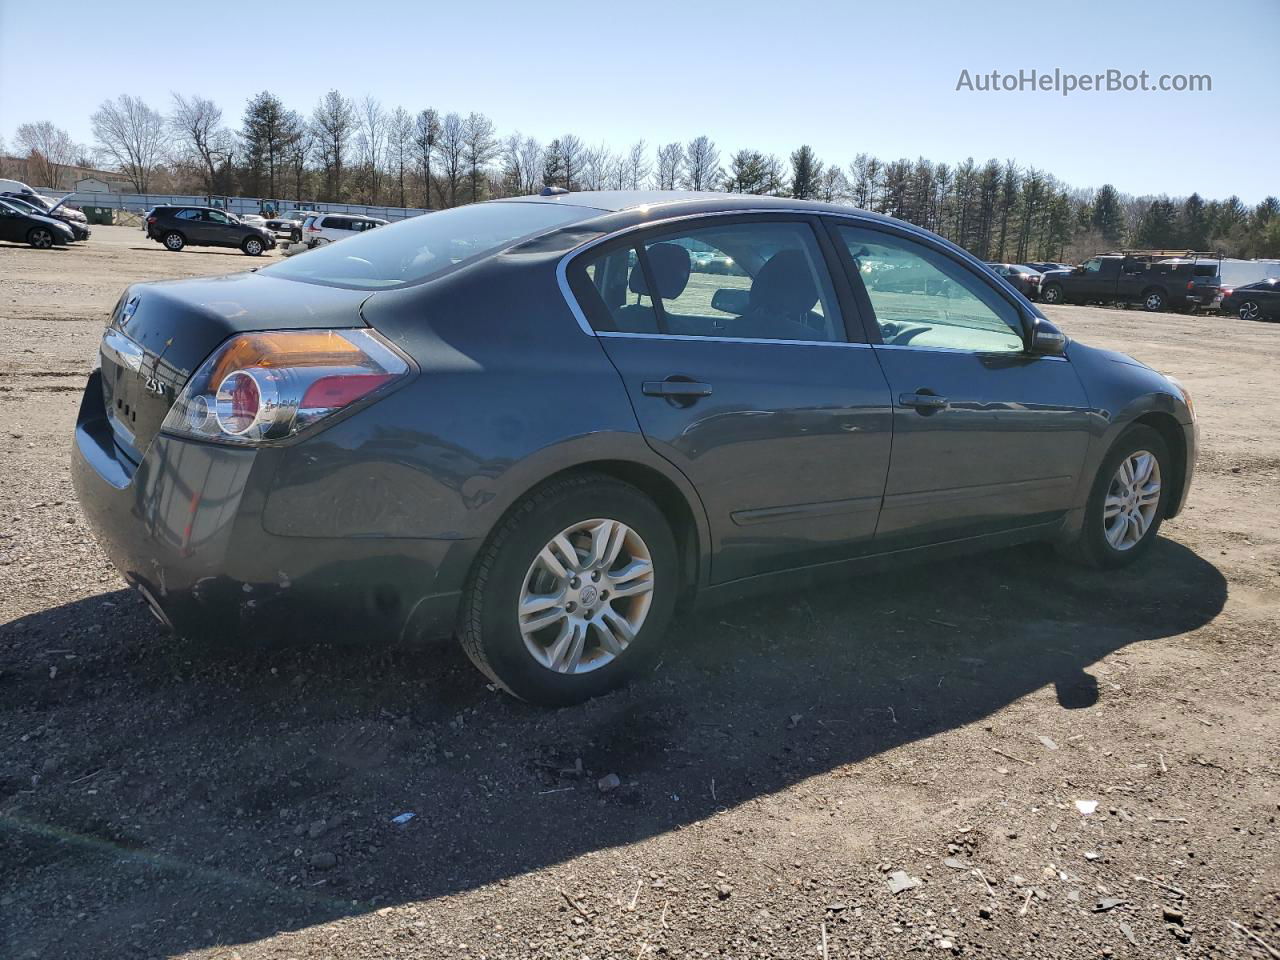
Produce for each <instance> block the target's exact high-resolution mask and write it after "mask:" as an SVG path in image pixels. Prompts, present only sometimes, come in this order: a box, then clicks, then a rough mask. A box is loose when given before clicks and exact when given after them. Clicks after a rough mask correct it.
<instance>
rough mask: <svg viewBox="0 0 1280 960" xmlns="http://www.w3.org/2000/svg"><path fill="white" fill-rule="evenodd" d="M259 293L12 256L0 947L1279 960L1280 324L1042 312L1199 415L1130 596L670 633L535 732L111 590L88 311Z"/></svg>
mask: <svg viewBox="0 0 1280 960" xmlns="http://www.w3.org/2000/svg"><path fill="white" fill-rule="evenodd" d="M273 258H274V255H273V257H271V258H267V259H273ZM254 265H255V261H250V260H249V259H248V258H246V257H244V256H242V255H241V254H240V253H239V252H237V251H226V252H222V251H216V252H211V251H204V252H201V251H188V252H185V253H181V254H172V253H167V252H165V251H163V250H162V249H161V248H160V247H159V246H158V245H157V244H154V243H151V242H147V241H145V240H143V239H142V236H141V233H140V232H139V231H137V230H130V229H126V228H124V227H116V228H96V229H95V233H94V237H93V239H92V241H90V243H89V244H88V245H86V246H84V247H81V248H73V249H70V250H66V251H43V252H42V251H35V250H31V249H28V248H24V247H0V332H2V333H3V339H2V340H0V956H3V957H5V958H10V957H12V958H28V957H30V958H41V960H45V958H58V957H65V958H76V960H83V958H93V957H112V958H121V957H159V956H174V955H177V956H189V957H201V958H224V960H225V958H233V957H240V958H244V960H250V958H281V960H283V958H299V960H302V958H321V957H342V958H348V957H351V958H374V957H377V958H383V957H451V958H452V957H460V958H473V960H478V958H486V957H487V958H499V957H501V958H512V960H517V958H518V960H526V958H557V960H559V958H573V960H578V958H591V960H598V958H630V960H639V958H644V957H651V958H667V957H671V958H675V957H690V958H698V957H734V958H747V957H760V958H780V957H804V958H815V957H817V958H830V960H836V958H851V957H867V958H871V957H874V958H881V957H906V956H914V955H916V954H924V955H931V954H936V955H939V956H944V955H952V954H956V955H960V956H967V957H987V958H1010V957H1052V958H1058V957H1065V958H1075V957H1099V956H1115V957H1159V958H1173V957H1187V958H1190V957H1221V958H1241V957H1253V958H1263V960H1275V958H1276V957H1280V953H1277V951H1280V839H1278V835H1277V828H1276V819H1277V817H1278V816H1280V748H1278V746H1277V744H1278V743H1280V706H1278V705H1277V702H1276V695H1277V690H1280V661H1278V660H1277V640H1278V638H1280V374H1278V373H1277V370H1280V325H1275V324H1271V325H1268V324H1244V323H1242V322H1240V321H1238V320H1235V319H1230V318H1221V317H1201V318H1191V317H1186V316H1178V315H1172V314H1162V315H1147V314H1143V313H1141V312H1138V311H1122V310H1109V309H1093V308H1083V307H1062V308H1057V309H1050V310H1049V311H1048V312H1049V314H1050V316H1052V317H1053V319H1055V320H1056V321H1058V322H1060V323H1061V324H1062V326H1063V327H1064V328H1065V329H1066V330H1067V331H1068V332H1069V333H1070V334H1071V335H1073V336H1075V337H1078V338H1080V339H1082V340H1086V341H1089V342H1091V343H1095V344H1101V345H1105V346H1109V347H1114V348H1118V349H1120V350H1124V351H1126V352H1129V353H1132V354H1134V355H1136V356H1137V357H1139V358H1141V359H1143V360H1145V361H1147V362H1149V363H1150V364H1152V365H1153V366H1155V367H1156V368H1158V369H1160V370H1163V371H1165V372H1168V373H1171V374H1174V375H1175V376H1177V377H1178V378H1180V379H1181V380H1182V381H1183V382H1184V383H1185V384H1186V385H1187V386H1188V387H1189V388H1190V389H1191V390H1192V392H1193V393H1194V396H1195V399H1196V405H1197V408H1198V410H1199V415H1200V419H1201V425H1202V429H1203V452H1202V455H1201V458H1200V465H1199V471H1198V474H1197V477H1196V481H1195V485H1194V488H1193V490H1192V493H1191V499H1190V504H1189V506H1188V508H1187V511H1186V512H1185V513H1184V515H1183V516H1181V517H1179V518H1178V519H1177V520H1176V521H1173V522H1171V523H1169V524H1167V525H1166V526H1165V528H1164V530H1163V532H1162V538H1161V541H1160V542H1159V543H1158V544H1157V548H1156V549H1155V550H1154V551H1153V553H1152V554H1151V556H1150V557H1149V559H1148V560H1147V561H1146V562H1145V563H1144V564H1142V565H1141V566H1140V567H1139V568H1137V569H1134V570H1130V571H1125V572H1124V573H1121V574H1105V573H1099V572H1094V571H1087V570H1082V569H1078V568H1075V567H1073V566H1070V565H1069V564H1066V563H1065V562H1062V561H1060V560H1058V559H1056V558H1055V557H1054V556H1053V554H1052V553H1050V552H1049V551H1047V550H1043V549H1022V550H1016V551H1012V552H1006V553H1002V554H992V555H988V556H983V557H978V558H967V559H964V560H959V561H950V562H947V563H940V564H936V565H933V566H929V567H923V568H918V569H913V570H909V571H904V572H901V573H896V574H885V575H877V576H867V577H864V578H862V579H861V581H860V582H858V583H851V584H849V585H848V586H847V587H843V588H838V589H830V588H827V589H816V590H813V591H811V592H807V593H802V594H793V595H782V596H778V597H773V598H761V599H759V600H757V601H754V602H751V603H747V604H743V605H739V606H737V607H729V608H725V609H720V610H716V611H713V612H710V613H706V614H701V615H697V616H686V617H684V618H683V619H681V620H680V621H679V622H678V623H677V624H676V626H675V628H674V631H673V636H672V637H671V645H670V648H669V651H668V653H667V654H666V656H665V659H664V660H663V662H662V663H661V665H660V667H659V668H658V669H657V671H656V672H655V673H654V674H653V675H652V677H651V678H650V679H648V680H646V681H645V682H643V683H641V684H639V685H638V686H635V687H633V688H632V689H630V690H627V691H624V692H621V693H618V694H615V695H613V696H610V697H607V698H604V699H602V700H599V701H596V702H593V703H590V704H588V705H586V706H582V707H577V708H572V709H564V710H558V711H547V710H541V709H536V708H532V707H528V706H525V705H522V704H520V703H517V702H514V701H513V700H511V699H510V698H508V697H506V696H503V695H500V694H498V693H496V692H494V691H493V690H492V689H490V688H487V687H486V686H485V684H484V683H483V682H482V681H481V679H480V677H479V675H478V674H477V673H476V672H475V671H474V670H473V669H472V668H471V667H470V665H469V664H468V663H467V662H466V661H465V658H464V657H463V656H462V654H461V652H460V651H459V650H458V649H456V648H455V646H454V645H452V644H441V645H433V646H430V647H428V648H426V649H419V650H393V649H370V648H368V647H367V646H361V645H360V644H359V643H358V641H359V638H352V639H353V641H355V642H353V644H352V645H350V646H341V647H337V646H335V647H328V646H325V647H319V648H317V647H307V646H300V647H296V648H290V649H284V650H278V649H275V650H273V649H263V650H261V651H255V652H251V653H246V652H244V651H243V650H241V651H238V652H229V651H225V650H216V649H205V648H199V647H195V646H192V645H189V644H186V643H183V642H181V641H177V640H175V639H173V638H171V637H169V636H167V635H166V634H164V633H163V632H162V631H161V629H160V628H159V627H158V626H157V625H156V624H155V623H154V622H153V621H152V620H151V618H150V617H149V615H148V614H147V613H146V612H145V609H144V608H143V607H142V605H141V603H140V601H139V600H138V599H136V598H135V597H134V596H132V595H131V594H130V593H128V592H126V591H125V590H124V584H123V583H122V581H121V580H120V578H119V577H118V576H117V575H116V573H115V571H114V570H113V569H112V568H111V567H110V566H109V565H108V564H107V562H106V560H105V559H104V557H103V555H102V553H101V552H100V550H99V549H98V547H97V546H96V545H95V543H94V541H93V540H92V538H91V537H90V536H89V534H88V532H87V530H86V528H85V526H84V524H83V522H82V520H81V518H80V514H79V510H78V507H77V504H76V501H75V496H74V493H73V490H72V487H71V481H70V477H69V474H68V469H67V466H68V447H69V443H70V439H71V433H72V428H73V424H74V420H75V414H76V409H77V404H78V403H79V397H80V392H81V389H82V386H83V383H84V378H85V375H86V373H87V371H88V368H89V363H90V358H91V357H92V356H93V355H94V353H95V351H96V349H97V340H98V337H99V336H100V334H101V329H102V326H103V323H104V319H105V317H106V315H107V313H108V311H109V310H110V308H111V306H112V304H113V303H114V302H115V300H116V298H117V297H118V296H119V293H120V292H121V290H122V288H123V287H124V285H125V284H126V283H128V282H131V281H134V280H143V279H155V278H163V277H176V276H187V275H197V274H208V273H221V272H229V271H234V270H242V269H246V268H248V267H251V266H254ZM609 774H616V776H617V778H618V780H619V781H620V785H619V786H617V787H616V788H613V789H607V790H606V789H601V786H600V785H599V781H600V780H601V779H602V778H606V777H607V776H608V775H609ZM608 782H609V781H607V780H606V784H607V783H608ZM1090 811H1092V812H1090ZM403 814H413V816H412V817H411V818H408V819H407V822H403V823H397V822H396V819H397V818H399V819H402V820H403V819H405V818H403V817H402V816H401V815H403ZM897 871H902V872H903V874H901V875H899V874H898V873H897ZM900 881H901V883H900ZM912 881H916V883H915V885H911V882H912ZM901 885H906V886H907V887H908V888H907V889H902V890H900V891H899V892H894V890H895V889H897V887H898V886H901ZM1268 945H1269V946H1268Z"/></svg>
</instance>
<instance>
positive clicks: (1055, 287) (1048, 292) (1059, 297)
mask: <svg viewBox="0 0 1280 960" xmlns="http://www.w3.org/2000/svg"><path fill="white" fill-rule="evenodd" d="M1040 299H1041V300H1043V301H1044V302H1045V303H1062V301H1063V300H1064V299H1065V298H1064V297H1063V290H1062V285H1061V284H1057V283H1051V284H1049V285H1048V286H1047V287H1045V288H1044V290H1042V291H1041V292H1040Z"/></svg>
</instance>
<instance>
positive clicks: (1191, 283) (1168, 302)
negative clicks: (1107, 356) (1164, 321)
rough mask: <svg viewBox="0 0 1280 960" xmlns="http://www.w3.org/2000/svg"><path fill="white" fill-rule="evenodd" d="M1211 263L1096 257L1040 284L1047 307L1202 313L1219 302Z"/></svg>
mask: <svg viewBox="0 0 1280 960" xmlns="http://www.w3.org/2000/svg"><path fill="white" fill-rule="evenodd" d="M1217 273H1218V271H1217V268H1216V266H1215V265H1214V263H1213V262H1211V261H1195V260H1191V259H1165V260H1151V259H1148V258H1145V257H1133V256H1125V255H1123V254H1103V255H1100V256H1096V257H1090V258H1089V259H1088V260H1086V261H1085V262H1084V263H1082V264H1081V265H1080V266H1078V267H1076V268H1075V269H1073V270H1053V271H1050V272H1048V273H1046V274H1045V275H1044V276H1043V277H1042V278H1041V282H1040V299H1041V300H1042V301H1043V302H1045V303H1126V304H1128V303H1139V304H1141V305H1142V308H1143V309H1144V310H1149V311H1153V312H1154V311H1158V310H1171V309H1172V310H1196V309H1198V308H1200V307H1211V306H1213V305H1214V304H1215V303H1216V302H1217V298H1218V296H1219V293H1220V289H1219V287H1220V285H1219V283H1218V281H1217Z"/></svg>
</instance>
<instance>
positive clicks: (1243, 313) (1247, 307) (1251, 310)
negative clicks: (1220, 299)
mask: <svg viewBox="0 0 1280 960" xmlns="http://www.w3.org/2000/svg"><path fill="white" fill-rule="evenodd" d="M1236 315H1237V316H1239V317H1240V319H1241V320H1261V319H1262V306H1261V305H1260V304H1259V303H1258V301H1257V300H1245V301H1244V302H1243V303H1241V304H1240V309H1239V310H1238V311H1236Z"/></svg>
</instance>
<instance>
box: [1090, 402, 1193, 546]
mask: <svg viewBox="0 0 1280 960" xmlns="http://www.w3.org/2000/svg"><path fill="white" fill-rule="evenodd" d="M1144 455H1146V456H1149V457H1150V458H1151V459H1152V460H1153V461H1154V470H1153V471H1151V472H1148V473H1147V474H1146V478H1145V480H1144V479H1143V476H1142V470H1143V469H1144V467H1143V465H1142V460H1143V457H1144ZM1172 465H1173V461H1172V458H1171V457H1170V455H1169V445H1168V444H1167V443H1165V440H1164V437H1162V436H1161V435H1160V433H1159V432H1158V431H1156V430H1154V429H1152V428H1151V427H1148V426H1145V425H1142V424H1136V425H1134V426H1132V427H1129V429H1127V430H1125V431H1124V432H1123V433H1122V434H1120V436H1119V438H1117V440H1116V442H1115V443H1114V444H1112V447H1111V449H1110V450H1109V451H1107V455H1106V456H1105V457H1104V458H1103V460H1102V465H1101V466H1100V467H1099V468H1098V475H1097V477H1096V478H1095V479H1094V482H1093V488H1092V490H1091V491H1090V493H1089V502H1088V505H1087V506H1086V507H1085V516H1084V526H1083V528H1082V529H1081V531H1080V534H1079V537H1078V538H1077V540H1076V541H1075V543H1073V544H1071V545H1070V548H1069V550H1068V552H1069V553H1072V554H1074V556H1075V558H1076V559H1078V560H1080V561H1082V562H1084V563H1086V564H1088V565H1089V566H1093V567H1100V568H1103V569H1115V568H1117V567H1124V566H1128V565H1129V564H1131V563H1133V562H1134V561H1136V560H1138V559H1140V558H1141V557H1142V556H1143V554H1145V553H1146V552H1147V551H1148V550H1150V549H1151V545H1152V544H1153V543H1155V540H1156V535H1157V534H1158V533H1159V532H1160V524H1161V522H1162V521H1163V519H1164V514H1165V509H1166V507H1167V506H1168V497H1169V491H1170V486H1169V483H1170V481H1171V480H1172V479H1173V473H1172ZM1135 466H1136V468H1137V469H1136V471H1135ZM1125 469H1127V470H1128V474H1127V475H1128V476H1130V477H1135V479H1136V480H1137V481H1138V482H1135V483H1129V484H1127V481H1126V474H1125V472H1124V470H1125ZM1152 479H1154V482H1155V489H1154V490H1152V489H1151V480H1152ZM1126 484H1127V486H1126ZM1130 490H1132V491H1133V492H1134V494H1135V496H1130ZM1144 490H1145V491H1146V493H1145V494H1144V493H1143V491H1144ZM1152 493H1154V497H1152V496H1151V494H1152ZM1148 507H1149V508H1150V509H1149V511H1148ZM1117 508H1118V509H1117ZM1135 513H1137V514H1138V515H1139V517H1138V519H1135V520H1131V521H1129V522H1128V523H1126V522H1125V520H1124V517H1125V515H1126V514H1129V515H1131V516H1132V515H1133V514H1135ZM1121 528H1123V529H1121Z"/></svg>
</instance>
